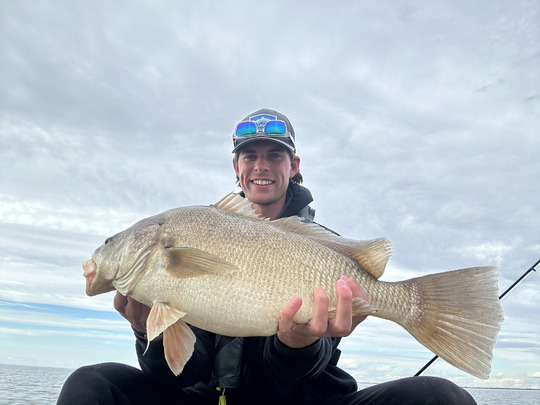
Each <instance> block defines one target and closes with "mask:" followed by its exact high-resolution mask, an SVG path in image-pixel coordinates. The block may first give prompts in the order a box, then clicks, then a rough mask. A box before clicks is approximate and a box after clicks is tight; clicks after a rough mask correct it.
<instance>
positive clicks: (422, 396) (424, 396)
mask: <svg viewBox="0 0 540 405" xmlns="http://www.w3.org/2000/svg"><path fill="white" fill-rule="evenodd" d="M217 402H218V401H217V396H216V397H215V398H212V399H209V398H201V397H198V396H196V395H193V393H191V392H190V391H189V390H175V389H174V388H173V389H171V387H159V386H156V382H153V383H152V382H150V381H149V380H148V379H147V378H146V377H145V376H144V375H143V373H142V372H141V371H140V370H139V369H136V368H134V367H130V366H127V365H124V364H117V363H104V364H97V365H93V366H86V367H82V368H80V369H78V370H76V371H75V372H74V373H73V374H72V375H71V376H69V378H68V379H67V380H66V382H65V384H64V387H63V388H62V391H61V392H60V396H59V398H58V402H57V405H74V404H77V405H94V404H101V405H105V404H107V405H113V404H114V405H138V404H141V405H148V404H159V405H162V404H163V405H165V404H177V405H192V404H196V405H203V404H204V405H206V404H208V405H217ZM257 402H258V401H257ZM361 404H362V405H363V404H370V405H375V404H385V405H387V404H400V405H407V404H410V405H412V404H433V405H446V404H459V405H467V404H476V402H475V401H474V399H473V398H472V397H471V396H470V394H469V393H467V391H465V390H464V389H462V388H460V387H458V386H457V385H455V384H454V383H452V382H450V381H448V380H444V379H441V378H436V377H411V378H404V379H401V380H395V381H389V382H386V383H383V384H378V385H374V386H372V387H369V388H365V389H363V390H361V391H358V392H353V393H351V394H349V395H348V396H346V397H345V398H342V399H340V400H337V401H336V400H333V401H332V402H331V405H361ZM230 405H235V404H230ZM249 405H251V404H249ZM317 405H319V404H317Z"/></svg>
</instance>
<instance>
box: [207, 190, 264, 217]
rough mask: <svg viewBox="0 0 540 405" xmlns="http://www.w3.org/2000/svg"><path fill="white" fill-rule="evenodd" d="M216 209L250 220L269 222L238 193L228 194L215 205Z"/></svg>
mask: <svg viewBox="0 0 540 405" xmlns="http://www.w3.org/2000/svg"><path fill="white" fill-rule="evenodd" d="M214 207H216V208H218V209H220V210H225V211H230V212H233V213H235V214H238V215H243V216H245V217H249V218H255V219H262V220H268V219H267V218H264V217H262V216H261V215H259V214H257V213H256V212H255V210H254V209H253V207H252V206H251V203H250V202H249V201H248V199H247V198H244V197H242V196H241V195H240V194H236V193H230V194H227V195H226V196H225V197H223V198H222V199H221V200H219V202H217V203H216V204H214Z"/></svg>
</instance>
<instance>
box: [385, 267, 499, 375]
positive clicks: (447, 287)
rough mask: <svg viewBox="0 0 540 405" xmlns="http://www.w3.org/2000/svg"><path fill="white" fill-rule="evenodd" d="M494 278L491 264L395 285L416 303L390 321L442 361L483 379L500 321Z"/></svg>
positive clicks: (489, 369) (495, 269)
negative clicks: (400, 326)
mask: <svg viewBox="0 0 540 405" xmlns="http://www.w3.org/2000/svg"><path fill="white" fill-rule="evenodd" d="M497 279H498V271H497V268H496V267H473V268H468V269H461V270H454V271H449V272H445V273H438V274H430V275H427V276H424V277H419V278H415V279H411V280H407V281H404V282H402V283H397V284H401V286H400V288H404V289H405V290H406V291H407V293H408V294H409V298H412V302H414V303H415V304H416V305H413V307H412V308H411V307H409V308H408V309H407V310H406V311H403V312H402V314H401V316H398V317H396V318H397V319H393V320H394V321H396V322H398V323H399V324H400V325H402V326H403V327H404V328H405V329H407V330H408V331H409V333H411V334H412V335H413V336H414V337H415V338H416V340H418V341H419V342H420V343H422V344H423V345H424V346H426V347H427V348H428V349H430V350H431V351H433V352H434V353H435V354H437V355H438V356H439V357H441V358H442V359H444V360H446V361H447V362H448V363H450V364H452V365H453V366H455V367H457V368H459V369H461V370H463V371H466V372H468V373H470V374H472V375H473V376H475V377H479V378H483V379H487V378H489V374H490V372H491V361H492V358H493V346H494V345H495V342H496V339H497V335H498V334H499V331H500V330H501V326H502V321H503V319H504V316H503V310H502V307H501V304H500V300H499V297H498V285H497ZM405 301H408V302H411V300H405Z"/></svg>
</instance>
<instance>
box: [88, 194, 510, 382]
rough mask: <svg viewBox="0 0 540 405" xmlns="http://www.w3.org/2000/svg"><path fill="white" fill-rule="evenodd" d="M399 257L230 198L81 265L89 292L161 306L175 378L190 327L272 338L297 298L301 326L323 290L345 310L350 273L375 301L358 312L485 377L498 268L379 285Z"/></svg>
mask: <svg viewBox="0 0 540 405" xmlns="http://www.w3.org/2000/svg"><path fill="white" fill-rule="evenodd" d="M391 253H392V246H391V244H390V242H389V241H388V240H387V239H384V238H380V239H375V240H370V241H357V240H351V239H346V238H341V237H339V236H336V235H334V234H332V233H331V232H328V231H327V230H325V229H324V228H322V227H320V226H318V225H316V224H313V223H306V222H304V221H302V220H301V219H300V218H296V217H293V218H284V219H280V220H276V221H268V220H264V219H261V218H259V217H258V216H257V215H256V214H255V213H254V212H253V211H252V209H251V207H250V205H249V203H248V202H247V201H246V200H244V199H243V198H241V197H239V196H238V195H234V194H231V195H228V196H226V197H225V198H224V199H223V200H222V201H220V202H219V203H218V204H216V205H215V206H195V207H183V208H177V209H173V210H170V211H166V212H164V213H162V214H159V215H156V216H154V217H150V218H146V219H144V220H142V221H139V222H138V223H136V224H135V225H133V226H132V227H131V228H129V229H127V230H125V231H124V232H121V233H119V234H117V235H115V236H114V237H112V238H109V239H108V240H107V241H106V242H105V243H104V245H102V246H101V247H100V248H98V249H97V250H96V252H94V254H93V257H92V259H90V260H89V261H87V262H85V263H84V264H83V268H84V269H85V276H86V277H87V293H88V294H89V295H95V294H99V293H102V292H106V291H110V290H111V289H117V290H118V291H119V292H121V293H122V294H124V295H129V296H131V297H133V298H134V299H136V300H137V301H139V302H142V303H144V304H146V305H148V306H150V307H152V311H151V313H150V317H149V320H148V333H149V340H151V339H152V338H154V337H155V336H157V335H159V334H160V333H161V332H164V345H165V351H166V357H167V360H168V361H169V365H170V366H171V369H172V370H173V372H174V373H175V374H178V373H179V372H181V370H182V368H183V365H184V364H185V362H187V360H188V359H189V357H190V355H191V351H192V347H193V346H192V345H193V343H194V336H191V335H192V333H191V331H190V330H189V328H188V327H187V326H186V324H190V325H194V326H197V327H199V328H201V329H205V330H208V331H211V332H214V333H218V334H223V335H228V336H269V335H273V334H275V333H276V330H277V323H278V319H279V316H280V313H281V310H282V309H283V307H284V306H285V304H286V303H287V302H289V301H290V300H291V299H292V298H294V297H301V298H302V300H303V305H302V307H301V309H300V311H299V312H298V314H297V315H296V317H295V322H297V323H306V322H308V321H309V320H310V319H311V316H312V307H313V291H314V290H315V289H316V288H323V289H324V290H325V292H326V293H327V294H328V296H329V299H330V304H331V307H332V306H335V302H336V295H335V283H336V281H337V280H338V279H339V278H340V277H341V276H342V275H345V276H347V277H349V278H351V279H353V280H355V281H357V282H358V283H359V284H360V285H361V286H362V287H363V289H364V290H365V291H366V294H367V295H368V297H369V304H368V303H366V302H362V301H361V300H357V301H356V302H355V307H354V309H355V312H356V313H357V314H371V315H374V316H377V317H380V318H385V319H389V320H392V321H395V322H397V323H399V324H400V325H402V326H403V327H405V328H406V329H407V330H408V331H409V332H410V333H411V334H412V335H413V336H414V337H415V338H416V339H417V340H419V341H420V342H421V343H422V344H424V345H425V346H427V347H428V348H430V349H431V350H432V351H434V352H435V353H436V354H438V355H439V356H440V357H441V358H443V359H445V360H447V361H448V362H450V363H451V364H453V365H455V366H456V367H458V368H460V369H462V370H465V371H467V372H469V373H471V374H473V375H476V376H479V377H481V378H487V376H489V372H490V364H491V357H492V349H493V345H494V343H495V340H496V336H497V334H498V332H499V330H500V328H501V323H502V319H503V315H502V309H501V307H500V303H499V300H498V290H497V269H496V268H493V267H478V268H471V269H463V270H456V271H453V272H446V273H439V274H433V275H428V276H424V277H420V278H417V279H412V280H406V281H403V282H398V283H387V282H382V281H379V280H378V278H379V277H380V276H381V275H382V273H383V271H384V268H385V266H386V263H387V261H388V259H389V258H390V256H391ZM190 333H191V335H190Z"/></svg>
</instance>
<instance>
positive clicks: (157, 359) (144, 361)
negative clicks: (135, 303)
mask: <svg viewBox="0 0 540 405" xmlns="http://www.w3.org/2000/svg"><path fill="white" fill-rule="evenodd" d="M191 329H192V330H193V332H194V333H195V336H196V338H197V340H196V341H195V348H194V350H193V355H192V356H191V358H190V359H189V360H188V362H187V363H186V365H185V367H184V370H183V371H182V373H180V375H178V376H175V375H174V374H173V372H172V371H171V370H170V368H169V365H168V364H167V361H166V360H165V353H164V348H163V340H158V341H153V342H150V346H149V347H148V350H147V351H146V353H144V352H145V350H146V345H147V340H146V339H145V337H144V335H141V334H140V333H137V332H136V333H135V336H136V338H137V340H136V343H135V348H136V351H137V358H138V360H139V365H140V367H141V370H142V371H143V373H144V374H145V375H146V376H147V377H149V378H151V379H152V380H154V381H156V382H158V383H160V384H174V385H175V386H177V387H188V386H192V385H195V384H196V383H197V382H199V381H208V380H210V378H211V364H212V363H213V358H212V356H213V347H214V344H215V335H214V334H213V333H210V332H205V331H202V330H200V329H198V328H195V327H191Z"/></svg>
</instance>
